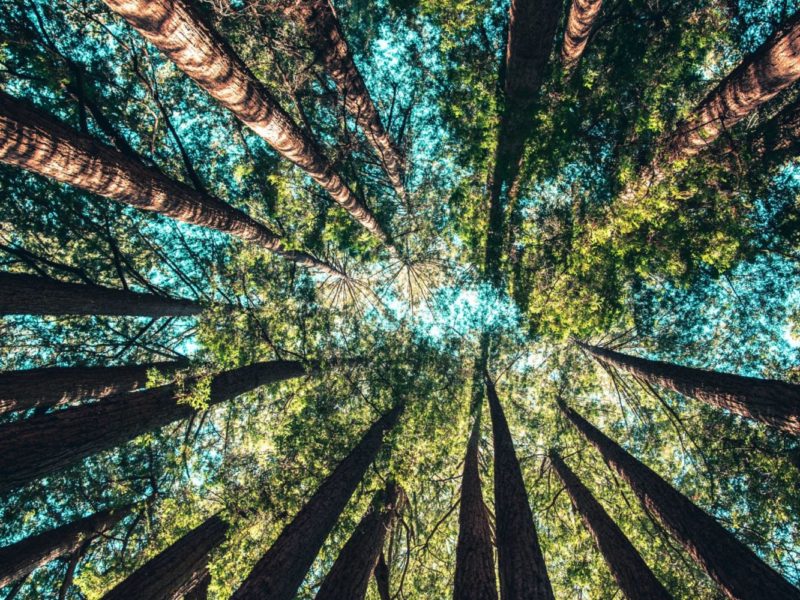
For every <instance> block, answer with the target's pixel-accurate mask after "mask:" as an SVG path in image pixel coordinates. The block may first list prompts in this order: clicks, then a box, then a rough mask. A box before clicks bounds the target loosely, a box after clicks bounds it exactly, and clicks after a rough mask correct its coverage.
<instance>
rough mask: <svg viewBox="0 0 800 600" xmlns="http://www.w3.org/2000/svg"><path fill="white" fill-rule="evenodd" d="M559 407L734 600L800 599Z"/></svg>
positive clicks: (689, 505)
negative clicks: (760, 599)
mask: <svg viewBox="0 0 800 600" xmlns="http://www.w3.org/2000/svg"><path fill="white" fill-rule="evenodd" d="M559 407H560V409H561V412H562V413H563V414H564V416H566V417H567V419H569V421H570V422H571V423H572V424H573V425H574V426H575V428H576V429H577V430H578V431H579V432H580V433H581V434H582V435H583V436H584V437H585V438H586V440H587V441H588V442H589V443H590V444H592V445H593V446H594V447H595V448H597V450H598V451H599V452H600V454H601V455H602V456H603V459H604V460H605V461H606V463H607V464H608V465H609V466H611V468H613V469H614V470H615V471H616V472H617V473H618V474H619V476H620V477H621V478H622V479H624V480H625V482H626V483H627V484H628V485H629V486H631V488H632V489H633V491H634V493H635V494H636V495H637V496H638V498H639V500H640V501H641V502H642V504H643V505H644V507H645V509H646V510H647V511H648V512H650V513H651V514H652V515H654V516H655V517H656V518H657V519H658V520H659V521H660V522H661V523H662V524H663V525H664V527H665V528H666V529H667V530H668V531H669V532H670V533H671V534H672V535H673V537H674V538H675V539H676V540H678V542H679V543H680V544H681V545H682V546H683V547H684V548H685V549H686V551H687V552H688V553H689V555H690V556H691V557H692V558H693V559H694V560H695V562H697V564H698V565H699V566H700V567H701V568H702V569H703V570H704V571H705V572H706V573H708V575H709V577H711V578H712V579H713V580H714V581H716V582H717V583H718V584H719V586H720V588H722V591H724V592H725V594H726V595H727V596H728V597H729V598H734V599H738V600H746V599H750V598H763V599H764V600H770V599H776V600H777V599H778V598H780V599H781V600H788V599H790V598H792V599H796V598H800V590H798V589H797V588H795V587H794V586H792V585H791V584H790V583H789V582H787V581H786V580H785V579H784V578H783V577H781V576H780V575H779V574H778V573H777V572H775V570H774V569H772V568H771V567H770V566H769V565H767V564H766V563H765V562H764V561H762V560H761V559H760V558H759V557H758V556H756V554H755V553H754V552H753V551H752V550H750V549H749V548H748V547H747V546H745V545H744V544H743V543H742V542H740V541H739V540H738V539H736V537H735V536H734V535H733V534H731V533H730V532H729V531H728V530H726V529H725V528H724V527H722V526H721V525H720V524H719V523H718V522H717V521H716V520H715V519H714V518H712V517H711V516H709V515H708V514H706V513H705V512H704V511H703V510H701V509H700V508H698V507H697V505H695V504H694V503H693V502H692V501H691V500H689V499H688V498H687V497H686V496H684V495H683V494H681V493H680V492H678V491H677V490H676V489H675V488H673V487H672V486H671V485H670V484H669V483H667V482H666V481H664V480H663V479H662V478H661V477H659V476H658V475H657V474H656V473H655V472H654V471H653V470H652V469H650V468H649V467H647V466H646V465H644V464H642V463H641V462H639V461H638V460H636V459H635V458H634V457H633V456H631V455H630V454H628V453H627V452H626V451H625V450H623V449H622V447H620V446H619V445H618V444H617V443H616V442H614V441H613V440H611V439H609V438H608V437H606V436H605V435H604V434H603V433H601V432H600V431H599V430H598V429H597V428H595V427H594V426H593V425H592V424H590V423H589V422H588V421H586V419H584V418H583V417H582V416H580V415H579V414H578V413H577V412H575V411H574V410H573V409H572V408H570V407H568V406H566V405H565V404H564V403H563V402H561V401H559Z"/></svg>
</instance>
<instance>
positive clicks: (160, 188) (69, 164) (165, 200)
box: [0, 92, 339, 274]
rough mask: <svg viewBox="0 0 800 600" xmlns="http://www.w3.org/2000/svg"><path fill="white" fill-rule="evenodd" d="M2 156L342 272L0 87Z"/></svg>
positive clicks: (91, 189) (119, 199) (302, 261)
mask: <svg viewBox="0 0 800 600" xmlns="http://www.w3.org/2000/svg"><path fill="white" fill-rule="evenodd" d="M0 161H2V162H5V163H8V164H12V165H16V166H18V167H22V168H23V169H27V170H29V171H33V172H34V173H38V174H39V175H44V176H45V177H49V178H51V179H55V180H56V181H60V182H62V183H68V184H69V185H73V186H75V187H77V188H80V189H82V190H87V191H89V192H93V193H95V194H98V195H100V196H104V197H106V198H111V199H112V200H116V201H117V202H123V203H125V204H130V205H131V206H135V207H136V208H139V209H141V210H149V211H154V212H157V213H159V214H162V215H166V216H168V217H172V218H173V219H178V220H179V221H184V222H186V223H191V224H192V225H198V226H200V227H210V228H211V229H216V230H218V231H222V232H223V233H227V234H230V235H233V236H236V237H239V238H241V239H243V240H245V241H248V242H253V243H256V244H258V245H260V246H262V247H264V248H266V249H267V250H270V251H272V252H275V253H276V254H279V255H281V256H283V257H284V258H286V259H288V260H292V261H294V262H297V263H298V264H302V265H304V266H307V267H313V268H317V269H320V270H321V271H324V272H332V274H339V272H338V271H337V270H336V269H334V268H333V267H331V266H330V265H328V264H327V263H324V262H322V261H319V260H318V259H316V258H314V257H313V256H311V255H309V254H306V253H304V252H296V251H293V250H286V249H284V247H283V245H282V243H281V240H280V238H278V236H276V235H275V234H274V233H273V232H272V231H270V229H269V228H267V227H266V226H264V225H262V224H261V223H258V222H257V221H254V220H253V219H251V218H250V217H249V216H247V215H246V214H245V213H243V212H242V211H240V210H237V209H235V208H233V207H232V206H230V205H228V204H226V203H225V202H223V201H222V200H220V199H218V198H215V197H213V196H210V195H208V194H206V193H203V192H200V191H198V190H195V189H192V188H191V187H189V186H188V185H185V184H183V183H180V182H178V181H175V180H173V179H170V178H169V177H167V176H166V175H164V174H163V173H162V172H161V171H159V170H158V169H155V168H153V167H148V166H146V165H144V164H143V163H142V162H141V161H140V160H139V159H138V157H135V156H132V155H130V154H125V153H123V152H120V151H119V150H117V149H115V148H112V147H111V146H107V145H105V144H103V143H101V142H100V141H98V140H96V139H94V138H92V137H90V136H86V135H83V134H81V133H78V132H76V131H74V130H72V129H70V128H69V127H67V126H65V125H64V124H63V123H61V122H59V121H58V120H56V119H54V118H53V117H51V116H50V115H48V114H46V113H44V112H43V111H40V110H39V109H37V108H35V107H33V106H32V105H30V104H29V103H27V102H24V101H21V100H18V99H16V98H13V97H12V96H9V95H8V94H6V93H4V92H0Z"/></svg>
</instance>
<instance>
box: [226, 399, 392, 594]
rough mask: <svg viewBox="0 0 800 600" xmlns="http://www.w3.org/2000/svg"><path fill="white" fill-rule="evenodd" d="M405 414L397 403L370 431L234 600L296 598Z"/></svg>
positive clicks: (298, 516) (286, 531)
mask: <svg viewBox="0 0 800 600" xmlns="http://www.w3.org/2000/svg"><path fill="white" fill-rule="evenodd" d="M402 410H403V404H398V405H397V406H395V407H394V408H393V409H391V410H390V411H388V412H387V413H386V414H384V415H383V416H382V417H381V418H380V419H378V420H377V421H376V422H375V423H374V424H373V425H372V426H371V427H370V428H369V430H367V432H366V433H365V434H364V437H362V438H361V441H359V443H358V444H357V445H356V446H355V448H353V449H352V450H351V451H350V454H348V455H347V457H346V458H345V459H344V460H343V461H342V462H341V463H339V465H338V466H337V467H336V469H334V471H333V473H331V474H330V475H329V476H328V477H327V479H325V481H323V482H322V484H320V486H319V488H317V491H316V492H315V493H314V495H313V496H312V497H311V499H310V500H309V501H308V502H307V503H306V504H305V505H304V506H303V508H301V509H300V512H299V513H297V515H296V516H295V517H294V519H292V522H291V523H289V524H288V525H287V526H286V527H284V529H283V531H282V532H281V534H280V535H279V536H278V539H277V540H275V543H273V544H272V546H271V547H270V549H269V550H267V553H266V554H265V555H264V556H263V557H262V558H261V560H259V561H258V563H256V566H255V567H253V570H252V571H251V572H250V575H248V576H247V579H245V580H244V582H243V583H242V585H241V586H240V587H239V589H237V590H236V592H235V593H234V594H233V596H231V598H232V599H235V600H244V599H248V600H249V599H254V598H270V600H291V599H292V598H294V596H295V594H296V593H297V589H298V588H299V587H300V584H302V583H303V578H304V577H305V575H306V573H307V572H308V569H309V568H310V567H311V564H312V563H313V562H314V558H315V557H316V555H317V553H318V552H319V549H320V548H321V547H322V544H323V543H324V542H325V538H326V537H328V534H329V533H330V531H331V529H333V526H334V525H335V524H336V521H337V519H338V518H339V515H340V514H341V513H342V511H343V510H344V507H345V506H346V505H347V502H348V500H350V496H352V495H353V492H354V491H355V489H356V486H357V485H358V482H359V481H361V479H362V478H363V477H364V473H366V471H367V467H369V465H370V464H371V463H372V461H373V459H374V458H375V455H376V454H377V453H378V450H379V449H380V448H381V446H382V444H383V435H384V433H385V432H387V431H389V430H390V429H392V427H394V425H395V423H396V422H397V419H398V418H399V416H400V413H401V412H402Z"/></svg>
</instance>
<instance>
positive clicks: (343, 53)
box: [286, 0, 406, 200]
mask: <svg viewBox="0 0 800 600" xmlns="http://www.w3.org/2000/svg"><path fill="white" fill-rule="evenodd" d="M286 12H287V14H288V15H289V16H290V17H292V18H294V19H295V20H297V21H298V22H299V23H300V24H301V25H302V26H303V27H304V28H305V30H306V31H307V32H308V34H309V40H310V42H311V47H312V48H313V50H314V52H315V53H316V56H317V60H319V61H320V62H321V63H322V64H323V65H324V67H325V69H326V71H327V72H328V74H329V75H330V76H331V78H332V79H333V81H334V82H335V83H336V87H337V89H338V90H339V93H340V94H341V95H342V97H343V98H344V103H345V108H346V109H347V111H348V112H349V113H350V114H351V115H353V117H354V118H355V120H356V122H357V123H358V126H359V127H360V128H361V129H362V131H363V132H364V135H365V136H366V138H367V141H369V143H370V145H371V146H372V147H373V148H374V149H375V152H377V154H378V156H379V157H380V159H381V163H382V164H383V168H384V170H385V171H386V175H387V176H388V177H389V181H390V182H391V183H392V187H394V189H395V191H396V192H397V195H398V196H399V197H400V198H401V199H402V200H405V198H406V191H405V187H404V186H403V160H402V159H401V157H400V153H399V152H398V150H397V148H396V147H395V145H394V143H393V142H392V140H391V138H390V137H389V134H388V133H387V132H386V130H385V129H384V127H383V123H382V122H381V117H380V114H379V113H378V109H377V108H376V107H375V103H374V102H373V101H372V98H371V97H370V94H369V90H367V86H366V84H365V83H364V79H363V78H362V77H361V73H360V72H359V70H358V67H356V63H355V61H354V60H353V55H352V54H351V52H350V48H349V46H348V44H347V40H345V38H344V34H343V33H342V29H341V26H340V24H339V19H338V18H337V17H336V13H335V12H334V9H333V6H331V3H330V1H329V0H292V3H291V4H290V5H289V7H288V9H287V10H286Z"/></svg>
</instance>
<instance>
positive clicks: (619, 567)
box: [550, 450, 672, 600]
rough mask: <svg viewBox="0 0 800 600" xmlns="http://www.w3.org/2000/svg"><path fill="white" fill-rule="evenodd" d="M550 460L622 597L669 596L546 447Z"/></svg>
mask: <svg viewBox="0 0 800 600" xmlns="http://www.w3.org/2000/svg"><path fill="white" fill-rule="evenodd" d="M550 463H551V464H552V465H553V470H555V472H556V473H557V474H558V476H559V478H560V479H561V481H562V482H563V483H564V487H565V488H566V490H567V493H568V494H569V497H570V499H571V500H572V505H573V506H574V507H575V510H576V512H577V513H578V514H579V515H580V517H581V520H582V521H583V524H584V525H585V526H586V529H588V530H589V533H590V534H591V535H592V539H594V543H595V545H596V546H597V548H598V549H599V550H600V552H601V553H602V555H603V558H605V559H606V563H607V564H608V567H609V568H610V569H611V573H612V575H614V579H615V580H616V582H617V585H619V588H620V590H622V593H623V594H624V595H625V597H626V598H628V600H671V599H672V596H670V595H669V593H668V592H667V590H665V589H664V586H662V585H661V583H660V582H659V581H658V579H656V576H655V575H653V572H652V571H651V570H650V567H648V566H647V564H646V563H645V562H644V560H642V557H641V556H639V553H638V552H637V551H636V548H634V547H633V544H631V543H630V541H629V540H628V538H626V537H625V534H624V533H622V530H621V529H620V528H619V527H618V526H617V524H616V523H614V521H613V520H612V519H611V517H609V516H608V513H607V512H606V511H605V509H604V508H603V507H602V506H601V505H600V503H599V502H598V501H597V500H595V498H594V496H592V493H591V492H590V491H589V490H588V489H587V487H586V486H585V485H583V483H582V482H581V480H580V479H578V477H577V476H576V475H575V473H573V472H572V471H571V470H570V469H569V467H568V466H567V465H566V464H565V463H564V461H563V460H562V459H561V457H560V456H559V455H558V453H557V452H556V451H555V450H551V451H550Z"/></svg>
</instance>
